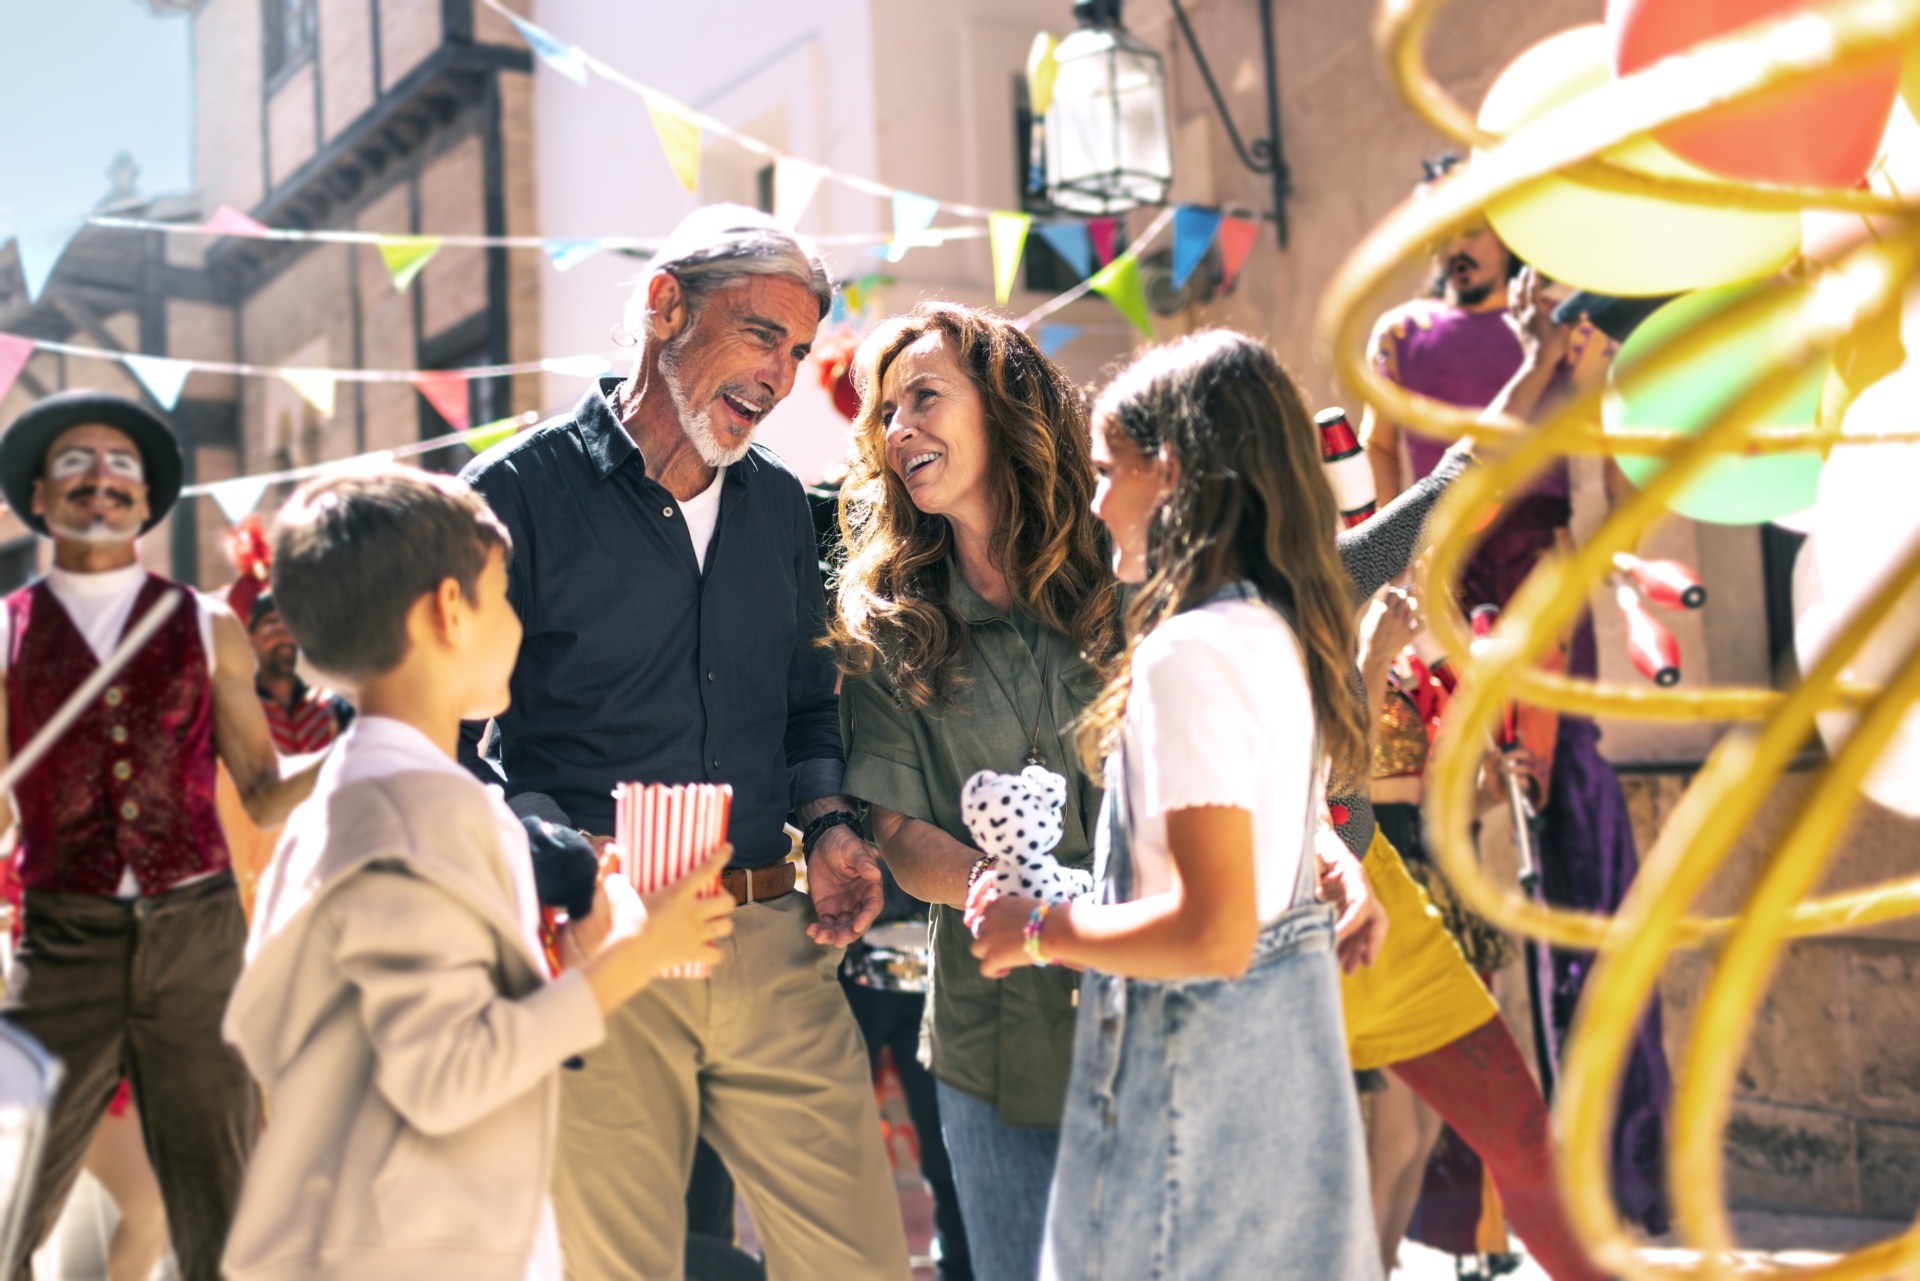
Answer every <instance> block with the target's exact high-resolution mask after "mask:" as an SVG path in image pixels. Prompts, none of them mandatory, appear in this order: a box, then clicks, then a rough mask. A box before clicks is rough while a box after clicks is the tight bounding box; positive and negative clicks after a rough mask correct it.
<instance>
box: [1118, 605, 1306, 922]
mask: <svg viewBox="0 0 1920 1281" xmlns="http://www.w3.org/2000/svg"><path fill="white" fill-rule="evenodd" d="M1123 732H1124V734H1125V736H1126V749H1127V773H1128V786H1129V789H1130V791H1131V795H1132V804H1133V859H1134V869H1135V885H1134V894H1135V896H1136V897H1145V896H1147V895H1150V894H1162V893H1165V892H1166V891H1168V890H1169V889H1171V888H1172V886H1173V875H1174V868H1173V860H1172V856H1171V854H1170V852H1169V850H1168V848H1167V815H1168V814H1169V813H1170V812H1172V811H1174V810H1181V809H1197V808H1202V807H1207V806H1221V807H1232V808H1235V809H1243V810H1246V811H1248V812H1249V813H1250V814H1251V815H1252V816H1253V862H1254V881H1255V885H1256V888H1257V896H1258V910H1259V917H1260V921H1261V922H1262V923H1263V924H1264V923H1266V922H1268V921H1271V920H1273V919H1274V918H1276V917H1278V916H1279V915H1280V914H1281V913H1282V912H1285V911H1286V910H1287V909H1288V908H1289V907H1291V906H1293V891H1294V884H1295V881H1296V879H1297V878H1298V876H1299V872H1300V859H1301V855H1302V852H1303V846H1304V843H1305V839H1306V833H1307V808H1306V807H1307V806H1308V805H1309V804H1310V803H1317V801H1318V798H1319V796H1320V795H1321V788H1322V784H1323V782H1324V780H1323V778H1322V777H1321V776H1322V775H1323V774H1324V772H1325V770H1324V766H1323V765H1322V763H1321V762H1320V761H1318V760H1316V759H1315V758H1314V751H1313V696H1312V694H1311V692H1310V691H1309V689H1308V686H1307V672H1306V664H1305V660H1304V658H1303V656H1302V654H1301V652H1300V646H1299V642H1298V641H1296V640H1295V638H1294V634H1293V629H1292V628H1290V627H1288V626H1287V624H1286V622H1285V621H1284V620H1283V619H1282V618H1281V617H1280V615H1279V614H1277V613H1275V612H1274V611H1273V610H1272V609H1271V608H1269V607H1268V606H1267V605H1265V604H1263V603H1260V602H1258V601H1248V600H1224V601H1216V602H1214V603H1213V604H1210V605H1203V606H1201V607H1200V608H1198V609H1193V610H1189V611H1187V612H1186V613H1184V614H1179V615H1176V616H1175V617H1174V618H1171V619H1169V620H1168V621H1166V622H1165V623H1162V624H1161V625H1160V626H1158V627H1156V628H1154V630H1153V631H1152V632H1150V633H1149V634H1148V635H1147V636H1146V637H1145V639H1143V640H1142V641H1141V642H1140V645H1139V648H1138V649H1136V650H1135V651H1134V655H1133V685H1132V689H1131V691H1130V693H1129V695H1128V698H1127V718H1126V724H1125V726H1124V730H1123ZM1309 779H1311V780H1312V787H1311V792H1312V799H1311V800H1310V799H1309V786H1308V783H1309Z"/></svg>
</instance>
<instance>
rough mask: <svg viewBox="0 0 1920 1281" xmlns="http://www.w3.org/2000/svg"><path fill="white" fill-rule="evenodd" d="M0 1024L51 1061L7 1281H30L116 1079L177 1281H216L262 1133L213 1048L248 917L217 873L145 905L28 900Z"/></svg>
mask: <svg viewBox="0 0 1920 1281" xmlns="http://www.w3.org/2000/svg"><path fill="white" fill-rule="evenodd" d="M24 913H25V931H24V933H23V935H22V937H21V940H20V948H19V950H18V951H17V952H16V953H15V954H14V961H13V968H12V969H11V970H10V971H9V972H8V974H7V990H6V997H5V1000H4V1002H3V1003H0V1017H5V1018H6V1019H7V1020H8V1021H10V1022H11V1023H13V1024H14V1025H15V1026H17V1027H21V1028H24V1029H25V1030H26V1031H27V1032H28V1033H30V1034H31V1035H32V1036H33V1037H34V1038H35V1039H36V1040H38V1041H39V1042H40V1044H42V1045H43V1046H45V1047H46V1048H47V1050H48V1052H49V1053H52V1054H54V1055H56V1056H58V1058H59V1059H60V1062H61V1064H62V1065H63V1067H64V1068H65V1076H64V1078H63V1079H62V1082H61V1086H60V1096H59V1098H58V1099H57V1100H56V1101H55V1103H54V1106H53V1116H52V1118H51V1121H50V1123H49V1125H48V1129H47V1141H46V1145H45V1148H44V1150H43V1151H42V1153H41V1157H40V1170H39V1174H38V1177H37V1178H36V1180H35V1182H34V1188H33V1197H32V1200H31V1202H30V1203H29V1205H28V1209H27V1220H26V1226H25V1229H24V1231H23V1232H22V1233H21V1242H20V1253H19V1257H17V1258H16V1259H14V1260H13V1264H12V1269H11V1275H12V1276H13V1277H14V1278H16V1281H31V1279H32V1275H33V1265H32V1253H33V1251H34V1250H36V1249H38V1248H39V1247H40V1246H41V1245H42V1244H43V1243H44V1242H45V1241H46V1238H47V1236H48V1234H49V1233H51V1232H52V1230H53V1225H54V1222H55V1221H56V1220H57V1219H58V1218H59V1217H60V1211H61V1209H62V1207H64V1206H65V1205H66V1201H67V1194H68V1193H69V1192H71V1191H72V1190H73V1183H74V1179H75V1178H76V1177H78V1175H79V1173H80V1167H81V1163H82V1162H83V1161H84V1160H85V1158H86V1154H87V1147H88V1145H89V1144H90V1143H91V1142H92V1141H93V1132H94V1129H95V1127H97V1126H98V1125H99V1124H100V1118H101V1116H102V1115H103V1114H104V1113H105V1112H106V1109H107V1104H108V1102H109V1101H111V1099H112V1098H113V1093H114V1090H115V1089H116V1088H118V1086H119V1084H120V1079H121V1077H122V1076H124V1077H126V1078H127V1079H128V1080H129V1081H131V1082H132V1085H133V1097H134V1101H135V1103H136V1104H138V1106H139V1109H140V1126H141V1129H142V1131H143V1132H144V1135H145V1138H146V1143H147V1155H148V1157H149V1158H150V1159H151V1160H152V1161H153V1169H154V1173H155V1174H156V1175H157V1176H158V1177H159V1180H160V1194H161V1197H162V1199H163V1200H164V1201H165V1202H166V1208H167V1231H168V1232H169V1234H170V1235H171V1237H172V1241H173V1252H174V1257H175V1258H176V1259H177V1260H178V1262H179V1265H180V1275H181V1277H182V1278H183V1281H218V1278H219V1276H220V1254H221V1251H222V1250H224V1249H225V1248H226V1242H227V1228H228V1226H229V1225H230V1224H231V1223H232V1222H233V1212H234V1207H235V1206H236V1205H238V1203H239V1200H240V1183H241V1179H242V1178H243V1176H244V1175H245V1173H246V1165H247V1157H248V1155H249V1154H250V1153H251V1152H252V1151H253V1143H254V1138H255V1135H256V1133H257V1131H258V1129H259V1124H260V1107H259V1092H258V1090H256V1089H255V1087H254V1084H253V1081H252V1078H250V1077H249V1076H248V1075H247V1069H246V1065H245V1064H244V1063H243V1062H242V1061H241V1059H240V1056H239V1054H237V1053H236V1052H235V1051H234V1050H233V1048H232V1047H231V1046H229V1045H227V1043H226V1042H225V1041H224V1040H223V1039H222V1038H221V1036H220V1022H221V1019H222V1018H223V1017H224V1016H225V1015H226V1011H227V998H228V997H229V996H231V995H232V993H233V985H234V983H235V981H236V980H238V979H239V977H240V967H241V965H242V963H243V960H244V957H245V951H246V942H247V923H246V917H245V915H244V914H243V913H242V912H241V910H240V895H239V892H238V891H237V890H236V889H235V888H234V882H233V877H232V875H231V873H228V874H223V875H221V876H217V877H212V878H209V879H208V880H205V881H201V882H199V883H198V884H194V885H189V886H185V887H183V888H181V889H178V890H173V891H171V892H169V893H165V894H158V895H155V896H154V897H152V898H146V899H135V900H131V901H123V900H118V899H110V898H100V897H97V896H95V895H91V894H61V893H54V892H51V891H42V890H28V891H27V893H26V902H25V905H24Z"/></svg>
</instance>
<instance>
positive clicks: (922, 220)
mask: <svg viewBox="0 0 1920 1281" xmlns="http://www.w3.org/2000/svg"><path fill="white" fill-rule="evenodd" d="M939 212H940V202H939V201H938V200H935V199H934V198H933V197H932V196H922V195H919V194H917V193H915V192H911V191H896V192H894V193H893V243H892V244H891V245H888V246H887V261H888V262H899V261H900V260H901V259H902V258H904V257H906V256H907V250H908V249H910V248H912V247H913V246H914V245H915V244H917V243H923V242H922V240H921V236H920V233H921V232H923V231H925V230H926V229H927V228H928V227H931V226H933V219H934V216H935V215H936V214H938V213H939Z"/></svg>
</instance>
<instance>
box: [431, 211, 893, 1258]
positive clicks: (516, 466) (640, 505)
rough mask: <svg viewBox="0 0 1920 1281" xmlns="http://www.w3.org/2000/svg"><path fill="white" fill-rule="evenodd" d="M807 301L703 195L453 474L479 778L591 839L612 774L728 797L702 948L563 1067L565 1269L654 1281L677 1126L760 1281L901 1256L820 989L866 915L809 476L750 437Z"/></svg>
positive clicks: (815, 298) (863, 1089)
mask: <svg viewBox="0 0 1920 1281" xmlns="http://www.w3.org/2000/svg"><path fill="white" fill-rule="evenodd" d="M831 297H832V285H831V283H830V281H829V278H828V276H827V273H826V269H825V266H824V264H823V263H822V262H821V260H820V258H819V256H818V254H817V253H816V252H815V251H814V250H813V249H812V247H811V246H810V245H809V244H807V243H806V242H805V241H803V240H801V239H799V238H797V237H795V236H794V235H793V234H791V233H790V232H788V231H786V230H785V229H783V228H782V227H780V226H779V225H778V224H776V223H775V222H773V220H771V219H770V218H767V217H766V216H765V215H763V214H760V213H757V212H755V211H753V210H750V209H745V208H741V207H739V206H725V205H721V206H710V207H708V208H704V209H701V210H698V211H696V212H695V213H693V214H691V215H689V216H688V218H687V219H686V220H685V221H683V222H682V223H681V224H680V226H679V227H678V228H676V229H675V230H674V232H673V233H672V235H671V236H669V237H668V239H667V241H666V243H665V244H664V245H663V246H661V248H660V250H659V252H657V253H656V254H655V255H654V257H653V259H652V260H651V261H650V262H649V264H648V266H647V269H646V272H645V273H644V276H643V278H642V280H641V281H640V283H639V286H638V287H637V289H636V291H635V293H634V296H633V299H632V301H631V303H630V304H629V306H628V308H627V313H626V316H625V317H624V320H623V325H622V328H623V329H624V330H625V333H626V336H627V338H628V339H629V340H630V341H631V342H633V343H635V344H637V346H638V354H637V358H636V359H635V361H634V365H633V369H632V371H631V373H630V374H628V375H627V376H626V377H625V378H618V377H608V378H605V379H602V380H600V382H598V383H597V384H596V385H595V386H594V387H592V388H590V389H589V390H588V391H587V393H586V395H585V396H583V397H582V398H581V400H580V402H579V404H578V405H577V406H576V407H575V408H574V410H573V412H572V414H570V415H568V416H566V417H563V418H560V419H557V420H555V421H552V422H550V423H547V424H546V425H544V426H542V427H540V428H539V429H537V430H535V431H533V432H531V433H529V434H527V435H526V436H524V437H521V438H519V439H517V440H515V441H512V442H510V443H507V444H505V445H502V446H500V447H498V448H496V449H495V450H493V451H491V452H489V453H488V454H486V455H484V456H483V457H481V458H478V459H476V460H475V461H474V462H473V463H472V464H471V465H470V466H469V467H468V469H467V472H466V476H467V478H468V479H469V480H470V481H471V482H472V483H473V484H474V486H475V487H476V488H477V489H479V490H480V492H481V493H483V494H485V495H486V497H487V499H488V501H489V502H490V503H491V504H492V505H493V508H494V511H495V512H496V513H497V514H498V515H499V516H500V518H501V520H502V521H504V522H505V524H506V526H507V528H508V530H509V531H510V532H511V533H512V535H513V548H514V555H513V563H512V568H511V582H510V588H509V598H510V599H511V600H512V602H513V605H514V607H515V609H516V610H517V611H518V612H519V615H520V618H521V621H522V623H523V624H524V625H525V629H526V637H525V640H524V641H523V643H522V646H521V650H520V659H519V663H518V666H517V667H516V668H515V671H514V675H513V682H512V698H513V702H512V706H511V707H510V708H509V710H508V711H507V712H506V713H505V714H503V715H502V716H500V717H498V718H497V720H496V722H495V733H494V735H493V736H492V739H491V742H490V746H489V749H488V758H489V759H488V760H486V761H484V762H482V761H479V760H478V759H477V758H476V759H475V760H474V761H473V762H472V764H473V767H474V768H476V769H477V770H478V771H481V772H482V777H491V778H493V779H494V780H495V781H498V779H499V778H502V777H503V778H504V779H505V783H506V792H507V797H508V800H509V803H510V804H512V805H513V806H514V808H515V809H516V811H517V812H519V813H520V814H521V815H522V816H523V817H537V818H540V819H544V820H546V821H547V822H550V823H553V824H555V825H558V826H564V827H568V828H577V829H579V830H581V831H582V832H583V833H585V834H587V835H588V836H589V837H590V838H591V839H593V840H594V841H595V843H596V844H604V842H605V840H606V838H607V837H609V836H610V835H611V834H612V832H613V825H614V801H613V797H612V790H613V788H614V786H615V784H617V783H620V782H629V781H638V782H649V783H655V782H657V783H688V782H711V783H730V784H731V785H732V786H733V789H734V795H733V808H732V817H731V826H730V832H729V839H730V840H731V842H732V844H733V858H732V862H731V863H730V864H729V866H728V868H727V871H726V873H725V876H724V878H723V879H724V884H725V886H726V888H727V889H728V890H729V891H730V892H731V893H732V894H733V896H734V898H735V900H736V901H737V902H738V903H739V904H740V905H741V906H740V910H739V911H738V912H737V913H736V914H735V916H734V921H735V932H734V934H733V936H732V937H731V938H729V939H726V940H723V941H722V947H723V948H724V949H725V951H726V952H727V961H726V963H725V964H723V965H717V966H715V967H714V968H713V971H712V974H711V977H708V978H693V979H674V980H671V981H667V982H662V983H656V984H653V985H652V986H651V987H649V988H648V989H647V990H646V991H645V992H644V993H642V994H641V995H640V996H639V997H637V998H635V999H634V1000H633V1001H632V1002H631V1003H629V1004H628V1005H627V1006H625V1007H624V1008H623V1009H622V1010H620V1011H619V1012H618V1013H617V1014H615V1015H613V1016H611V1017H610V1018H609V1019H608V1023H607V1039H606V1041H605V1043H604V1044H603V1045H602V1046H601V1047H600V1048H599V1049H597V1050H595V1051H593V1052H592V1053H590V1054H588V1055H587V1056H586V1059H585V1063H584V1066H583V1067H582V1068H581V1069H580V1070H579V1071H576V1072H572V1073H568V1074H567V1080H566V1082H565V1084H564V1086H563V1090H562V1104H561V1112H562V1114H561V1130H560V1147H559V1154H558V1162H557V1170H558V1173H557V1175H556V1179H555V1185H554V1203H555V1210H556V1212H557V1215H558V1218H559V1221H560V1233H561V1243H562V1247H563V1249H564V1251H565V1253H566V1259H567V1270H568V1274H569V1276H571V1277H573V1278H575V1279H576V1281H600V1279H601V1278H609V1279H610V1278H615V1277H620V1278H626V1277H646V1278H649V1281H657V1279H666V1281H678V1279H679V1278H680V1277H681V1276H682V1275H683V1258H682V1254H683V1250H684V1248H685V1243H686V1233H687V1209H686V1205H685V1202H684V1199H683V1193H684V1189H685V1187H686V1183H687V1177H688V1173H689V1170H690V1167H691V1165H692V1162H693V1159H694V1151H695V1144H696V1140H698V1139H700V1138H705V1139H706V1140H707V1141H708V1142H710V1143H711V1144H712V1145H713V1146H714V1147H715V1148H716V1149H718V1151H719V1152H720V1154H721V1156H722V1157H723V1158H724V1159H725V1160H726V1163H727V1165H728V1167H729V1168H730V1169H731V1170H732V1172H733V1174H734V1176H735V1178H736V1179H737V1180H738V1182H739V1183H740V1185H741V1186H742V1188H743V1190H744V1192H745V1194H746V1196H747V1199H748V1203H749V1204H750V1206H751V1207H752V1210H753V1215H754V1221H755V1224H756V1226H757V1228H758V1230H759V1235H760V1239H761V1242H762V1244H763V1246H764V1248H765V1252H766V1262H767V1270H768V1273H769V1275H770V1276H771V1277H773V1278H775V1279H776V1281H787V1279H797V1278H822V1279H824V1278H834V1279H835V1281H848V1279H856V1281H857V1279H858V1278H868V1277H871V1278H886V1279H887V1281H898V1279H899V1278H901V1277H904V1276H906V1275H907V1250H906V1242H905V1236H904V1233H903V1230H902V1227H901V1222H900V1215H899V1210H898V1206H897V1202H896V1200H895V1198H894V1193H893V1184H892V1177H891V1175H890V1173H889V1170H888V1163H887V1158H886V1153H885V1150H884V1148H883V1146H882V1143H881V1137H880V1126H879V1116H878V1113H877V1110H876V1108H875V1105H874V1097H873V1090H872V1086H871V1084H870V1081H869V1076H868V1065H867V1057H866V1050H865V1048H864V1046H863V1045H862V1043H861V1039H860V1034H859V1031H858V1029H857V1027H856V1026H855V1023H854V1020H853V1016H852V1014H851V1012H850V1010H849V1009H848V1006H847V1002H846V999H845V997H844V996H843V995H842V994H841V992H840V987H839V984H838V983H837V982H836V981H835V971H836V969H837V967H838V965H839V961H840V954H841V951H842V948H843V947H844V945H845V944H846V943H848V942H850V941H852V939H853V938H855V937H856V936H857V935H858V934H859V933H860V932H861V931H862V930H864V929H865V928H866V927H867V925H868V924H870V923H871V922H872V920H873V918H874V916H875V915H876V914H877V913H878V911H879V908H880V904H881V888H880V873H879V866H878V864H877V863H876V862H875V861H874V858H873V854H872V851H871V848H870V847H869V846H868V845H867V844H866V843H865V842H864V841H863V840H862V839H861V838H860V836H859V834H858V820H857V819H856V817H855V815H854V813H853V809H854V806H853V803H852V802H850V801H848V800H846V799H845V798H843V797H842V796H841V795H840V789H841V775H842V772H843V760H842V754H841V746H840V734H839V720H838V716H839V713H838V700H837V696H836V693H835V688H836V682H835V673H834V667H833V660H832V658H831V655H830V653H829V651H827V650H825V649H822V648H820V646H819V645H818V643H817V642H818V641H819V640H820V638H821V637H822V636H823V635H824V634H825V631H826V600H825V594H824V592H823V590H822V586H821V582H820V574H819V569H818V564H817V561H816V547H815V541H814V532H813V525H812V522H811V518H810V516H809V513H808V507H807V501H806V495H805V491H804V490H803V489H802V487H801V484H800V482H799V480H798V478H797V477H795V475H794V474H793V472H792V471H790V470H789V469H788V468H787V467H786V465H785V464H784V463H782V462H781V461H780V459H779V458H778V457H776V456H775V455H774V454H773V453H772V452H771V451H770V450H768V449H767V448H766V447H765V446H762V445H756V444H754V443H753V434H754V431H755V429H756V428H757V427H758V426H759V424H760V423H761V421H762V420H763V419H764V418H765V417H766V415H767V414H768V413H769V412H770V411H771V410H772V409H773V407H774V406H775V405H776V404H778V403H779V402H780V401H781V400H782V399H783V398H784V397H785V396H786V395H787V393H788V392H789V391H790V390H791V389H792V387H793V380H794V377H795V375H796V373H797V372H798V370H799V367H800V364H801V362H802V361H803V360H804V359H805V358H806V355H807V352H808V349H809V347H810V345H811V344H812V342H813V337H814V331H815V330H816V329H817V328H818V326H819V322H820V320H821V318H822V317H823V316H824V315H825V314H826V311H827V308H828V305H829V303H830V301H831ZM477 729H478V727H475V731H476V732H473V733H470V734H469V736H468V738H469V742H470V743H476V742H477V741H478V740H479V734H478V733H477ZM789 822H791V823H792V824H793V825H794V826H796V827H798V828H800V829H802V830H804V832H805V837H804V842H803V844H804V847H805V851H806V856H807V882H808V888H809V891H810V894H811V897H810V898H809V897H808V896H806V895H802V894H799V893H796V892H795V888H794V886H795V876H794V871H795V869H794V865H793V864H792V863H791V862H789V861H788V858H787V856H788V853H789V850H790V848H791V845H790V839H789V837H788V836H787V835H786V833H785V831H784V827H785V825H786V824H787V823H789Z"/></svg>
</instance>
